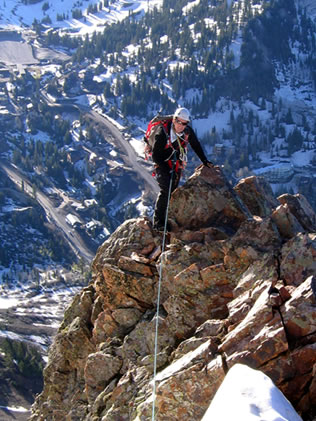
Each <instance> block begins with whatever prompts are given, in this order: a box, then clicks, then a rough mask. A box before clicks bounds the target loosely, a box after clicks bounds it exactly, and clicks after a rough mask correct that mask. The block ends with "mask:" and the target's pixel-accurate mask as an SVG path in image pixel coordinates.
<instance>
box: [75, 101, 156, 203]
mask: <svg viewBox="0 0 316 421" xmlns="http://www.w3.org/2000/svg"><path fill="white" fill-rule="evenodd" d="M78 108H79V109H80V110H81V111H84V112H85V113H86V114H87V115H88V116H89V117H90V118H91V119H92V120H94V121H95V122H97V123H98V124H100V125H101V126H103V128H104V129H105V131H106V132H108V133H109V135H110V136H109V137H108V138H107V141H109V142H110V143H113V145H115V147H116V148H117V149H119V150H120V158H121V159H122V161H123V162H124V164H125V165H126V166H127V167H128V168H130V169H131V170H132V171H134V172H135V177H136V178H137V179H138V180H141V181H142V184H143V185H144V191H145V195H148V196H149V197H151V199H152V200H155V198H156V196H157V194H158V192H159V188H158V184H157V182H156V180H155V179H154V178H153V177H152V175H151V172H152V169H149V168H147V166H146V165H145V163H142V159H141V158H140V157H139V156H138V155H137V153H136V152H135V149H134V148H133V147H132V146H131V144H130V143H129V141H128V140H126V139H125V137H124V134H123V133H122V131H121V130H120V129H119V128H118V127H117V126H115V124H113V123H112V122H111V120H110V119H109V118H107V117H106V116H104V115H101V114H99V113H98V112H96V111H93V110H91V109H89V108H88V107H84V106H80V107H79V106H78Z"/></svg>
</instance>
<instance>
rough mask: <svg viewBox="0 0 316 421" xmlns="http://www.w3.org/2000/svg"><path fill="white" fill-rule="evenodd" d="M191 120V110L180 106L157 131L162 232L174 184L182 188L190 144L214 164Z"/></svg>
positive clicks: (157, 221)
mask: <svg viewBox="0 0 316 421" xmlns="http://www.w3.org/2000/svg"><path fill="white" fill-rule="evenodd" d="M190 120H191V116H190V112H189V111H188V110H187V109H186V108H178V109H177V110H176V111H175V113H174V114H173V117H172V119H171V120H170V122H169V123H168V124H167V127H164V126H163V125H160V127H159V128H158V130H157V132H156V134H155V141H154V144H153V148H152V159H153V161H154V163H155V174H156V179H157V182H158V185H159V188H160V192H159V194H158V197H157V201H156V205H155V211H154V218H153V228H154V229H156V230H158V231H161V230H163V229H164V226H165V216H166V209H167V206H168V192H169V187H170V183H171V192H173V191H174V190H175V189H176V188H177V187H178V184H179V181H180V177H181V172H182V169H183V168H184V167H185V164H186V161H187V145H188V143H189V144H190V145H191V147H192V149H193V150H194V152H195V153H196V154H197V156H198V157H199V158H200V160H201V161H202V163H203V164H204V165H206V166H208V167H212V166H213V164H212V163H211V162H210V161H208V159H207V158H206V156H205V154H204V152H203V149H202V147H201V145H200V142H199V141H198V138H197V136H196V134H195V132H194V130H193V129H192V127H191V126H189V122H190ZM171 177H172V180H171Z"/></svg>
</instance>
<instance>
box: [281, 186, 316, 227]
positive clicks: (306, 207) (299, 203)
mask: <svg viewBox="0 0 316 421" xmlns="http://www.w3.org/2000/svg"><path fill="white" fill-rule="evenodd" d="M278 200H279V201H280V202H281V203H282V205H287V206H288V208H289V209H290V211H291V213H292V214H293V215H294V216H295V218H296V219H297V220H298V221H299V223H300V224H301V226H302V227H303V228H304V230H306V231H307V232H316V213H315V212H314V210H313V208H312V207H311V205H310V204H309V203H308V201H307V200H306V197H305V196H303V195H302V194H295V195H292V194H288V193H287V194H282V195H281V196H279V197H278Z"/></svg>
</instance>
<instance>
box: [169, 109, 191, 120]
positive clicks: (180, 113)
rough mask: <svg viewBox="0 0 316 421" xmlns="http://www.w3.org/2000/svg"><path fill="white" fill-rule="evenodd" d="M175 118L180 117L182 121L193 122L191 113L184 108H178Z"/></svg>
mask: <svg viewBox="0 0 316 421" xmlns="http://www.w3.org/2000/svg"><path fill="white" fill-rule="evenodd" d="M173 117H174V118H176V117H179V118H181V119H182V120H185V121H190V120H191V115H190V111H189V110H188V109H187V108H184V107H180V108H177V109H176V111H175V113H174V115H173Z"/></svg>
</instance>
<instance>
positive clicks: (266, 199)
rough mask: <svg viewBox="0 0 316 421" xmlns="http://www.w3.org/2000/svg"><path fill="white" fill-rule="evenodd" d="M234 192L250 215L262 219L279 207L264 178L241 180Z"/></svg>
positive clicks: (253, 177)
mask: <svg viewBox="0 0 316 421" xmlns="http://www.w3.org/2000/svg"><path fill="white" fill-rule="evenodd" d="M234 190H235V192H236V193H237V194H238V196H239V197H240V198H241V200H242V201H243V202H244V204H245V205H246V206H247V208H248V209H249V210H250V212H251V213H252V215H256V216H261V217H262V218H264V217H266V216H269V215H271V213H272V211H273V209H274V208H276V207H277V206H278V205H279V202H278V201H277V199H276V198H275V197H274V195H273V191H272V188H271V186H270V184H269V183H268V182H267V181H266V179H265V178H264V177H255V176H252V177H247V178H243V179H242V180H240V181H239V183H238V184H237V185H236V186H235V187H234Z"/></svg>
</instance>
